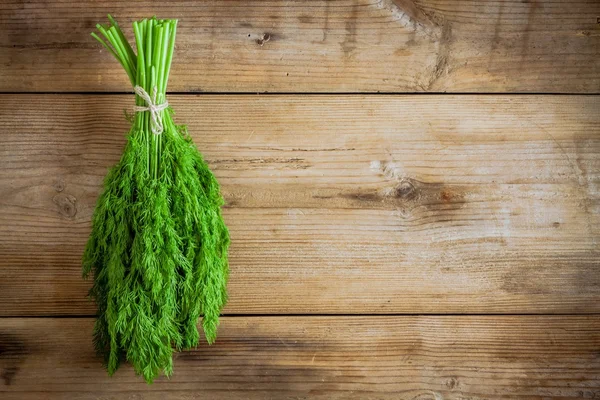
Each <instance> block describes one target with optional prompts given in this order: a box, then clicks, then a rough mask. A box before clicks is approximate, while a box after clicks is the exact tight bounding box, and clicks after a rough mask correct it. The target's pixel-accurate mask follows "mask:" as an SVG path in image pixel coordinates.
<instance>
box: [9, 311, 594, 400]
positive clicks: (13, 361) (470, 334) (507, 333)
mask: <svg viewBox="0 0 600 400" xmlns="http://www.w3.org/2000/svg"><path fill="white" fill-rule="evenodd" d="M92 323H93V321H92V320H91V319H87V318H86V319H72V318H67V319H52V318H44V319H26V318H25V319H24V318H15V319H12V318H9V319H7V318H3V319H0V349H2V352H1V353H0V369H1V370H2V379H0V397H2V398H3V399H4V400H11V399H20V400H24V399H36V400H37V399H40V398H44V399H69V400H75V399H82V400H83V399H106V400H108V399H121V398H124V396H127V398H133V399H138V398H139V399H149V400H152V399H164V398H165V396H166V397H167V398H169V399H175V400H179V399H181V400H183V399H186V400H189V399H264V398H271V399H284V398H285V399H306V398H311V399H366V398H369V399H415V400H416V399H419V400H425V399H434V400H439V399H456V400H458V399H509V398H510V399H540V398H544V399H555V398H556V399H571V398H573V399H574V398H579V399H581V398H585V399H592V398H597V396H600V358H599V357H598V348H600V333H599V332H600V318H599V317H598V316H589V317H585V316H570V317H565V316H555V317H551V316H520V317H508V316H472V317H451V316H445V317H432V316H424V317H401V316H398V317H364V316H361V317H340V316H337V317H281V316H273V317H228V318H227V317H226V318H223V322H222V324H221V327H220V332H219V338H218V339H217V342H216V343H215V344H214V345H213V346H208V345H205V344H201V345H200V346H199V347H198V348H197V349H195V350H193V351H186V352H183V353H180V354H178V355H177V356H176V357H175V374H174V375H173V377H172V378H171V380H167V379H165V378H164V377H162V378H159V379H158V381H157V382H155V383H154V384H153V385H151V386H148V385H146V384H145V383H144V382H143V380H142V379H140V378H139V377H136V376H135V375H134V373H133V371H132V369H131V367H130V366H128V365H126V366H123V367H122V368H121V369H120V370H119V371H117V373H116V374H115V375H114V376H113V377H111V378H109V377H108V376H106V372H105V371H104V370H103V368H102V365H101V362H100V360H99V359H98V358H96V356H95V354H94V352H93V348H92V343H91V329H92Z"/></svg>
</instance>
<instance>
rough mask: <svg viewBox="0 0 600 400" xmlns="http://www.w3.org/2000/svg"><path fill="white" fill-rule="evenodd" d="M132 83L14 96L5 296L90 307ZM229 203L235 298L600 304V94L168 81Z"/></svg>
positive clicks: (7, 157)
mask: <svg viewBox="0 0 600 400" xmlns="http://www.w3.org/2000/svg"><path fill="white" fill-rule="evenodd" d="M131 100H132V97H131V96H130V95H4V96H0V128H1V129H2V135H0V159H1V160H2V163H1V164H0V315H5V316H25V315H62V314H65V315H68V314H70V315H90V314H93V312H94V306H93V304H91V303H90V302H89V301H88V300H87V299H86V298H85V294H86V292H87V289H88V287H89V282H85V281H83V280H82V279H81V277H80V257H81V254H82V252H83V246H84V244H85V241H86V239H87V236H88V235H89V232H90V218H91V214H92V211H93V207H94V205H95V201H96V198H97V196H98V193H99V190H100V188H101V182H102V178H103V177H104V175H105V174H106V171H107V168H108V167H109V166H111V165H113V164H114V163H115V162H116V161H117V160H118V158H119V156H120V154H121V151H122V148H123V145H124V143H125V139H124V132H126V131H127V128H128V123H127V122H126V121H125V119H124V117H123V115H122V110H123V109H124V108H126V107H129V106H130V103H131ZM170 102H171V103H172V104H173V105H174V108H175V110H176V113H177V114H176V119H177V120H178V121H185V122H187V123H189V128H190V132H191V133H192V135H193V137H194V140H195V141H196V144H197V145H198V147H199V148H200V149H201V150H202V152H203V153H204V154H205V156H206V158H207V160H208V161H209V163H210V165H211V167H212V168H213V169H214V171H215V173H216V175H217V177H218V179H219V180H220V182H221V183H222V189H223V192H224V195H225V197H226V201H227V203H228V205H227V208H226V209H225V217H226V221H227V223H228V225H229V226H230V229H231V234H232V241H233V242H232V247H231V254H230V255H231V281H230V285H229V289H230V294H231V300H230V303H229V305H228V306H227V308H226V310H225V312H226V313H229V314H235V313H269V314H270V313H294V314H295V313H352V314H355V313H356V314H359V313H538V312H542V313H555V312H561V313H593V312H596V313H597V312H599V311H600V301H599V300H600V275H599V274H598V268H599V267H600V257H599V255H600V254H599V253H600V252H599V247H598V238H599V234H600V200H599V182H600V115H599V113H598V112H597V111H598V109H599V106H600V97H595V96H566V97H565V96H512V95H511V96H475V95H461V96H383V95H380V96H368V95H367V96H341V97H340V96H319V95H316V96H285V95H269V96H248V95H235V96H234V95H231V96H219V95H201V96H171V98H170Z"/></svg>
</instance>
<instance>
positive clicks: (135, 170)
mask: <svg viewBox="0 0 600 400" xmlns="http://www.w3.org/2000/svg"><path fill="white" fill-rule="evenodd" d="M108 18H109V21H110V26H109V27H104V26H101V25H97V29H98V32H99V33H100V34H99V35H98V34H96V33H92V36H93V37H94V38H95V39H97V40H98V41H99V42H100V43H102V45H103V46H104V47H105V48H106V49H108V50H109V52H110V53H111V54H112V55H113V56H114V57H115V58H116V59H117V60H118V61H119V62H120V64H121V65H122V66H123V68H124V69H125V72H126V73H127V76H128V77H129V79H130V81H131V84H132V85H133V86H134V87H135V86H140V87H141V88H143V89H144V90H145V91H146V92H147V93H148V94H150V95H151V96H152V95H153V92H154V91H155V90H156V103H157V104H160V103H164V102H165V100H166V97H165V93H166V90H167V81H168V78H169V71H170V68H171V61H172V60H173V50H174V45H175V35H176V31H177V20H170V19H165V20H160V19H156V18H150V19H144V20H141V21H137V22H134V23H133V29H134V34H135V48H136V51H137V54H136V53H135V52H134V50H133V48H132V47H131V46H130V44H129V43H128V41H127V39H126V38H125V36H124V34H123V32H122V30H121V29H120V27H119V25H118V24H117V22H116V21H115V20H114V19H113V18H112V17H111V16H109V17H108ZM135 104H136V105H137V106H141V107H144V106H146V105H147V104H146V102H145V100H144V99H142V98H140V97H139V96H136V99H135ZM160 113H161V114H162V125H163V131H162V133H161V134H155V133H154V132H153V131H152V129H151V127H152V116H151V115H150V114H151V113H150V112H149V111H143V112H137V113H136V115H135V118H134V119H133V123H132V127H131V129H130V131H129V133H128V141H127V145H126V147H125V150H124V152H123V155H122V157H121V159H120V161H119V162H118V163H117V164H116V165H115V166H114V167H112V168H111V170H110V171H109V173H108V175H107V176H106V178H105V180H104V190H103V192H102V194H101V195H100V198H99V199H98V202H97V205H96V209H95V211H94V215H93V219H92V232H91V235H90V238H89V240H88V242H87V245H86V248H85V253H84V255H83V275H84V277H88V276H89V275H90V274H92V275H93V285H92V288H91V289H90V296H91V297H92V298H93V299H94V300H95V302H96V304H97V307H98V317H97V320H96V323H95V325H94V343H95V346H96V350H97V351H98V352H99V353H100V354H101V355H103V357H104V360H105V362H106V366H107V370H108V372H109V374H113V373H114V372H115V371H116V370H117V368H118V367H119V364H120V363H121V362H122V361H124V360H127V361H129V362H130V363H131V364H132V365H133V367H134V369H135V371H136V373H138V374H141V375H142V376H143V377H144V379H145V380H146V381H147V382H148V383H151V382H152V381H153V379H154V378H156V377H157V376H158V375H159V374H160V373H161V371H162V372H164V373H165V374H166V375H171V374H172V372H173V358H172V355H173V351H175V350H181V349H186V348H191V347H194V346H197V345H198V341H199V333H198V329H197V323H198V320H199V318H200V317H202V326H203V330H204V334H205V337H206V339H207V341H208V343H213V342H214V341H215V339H216V334H217V326H218V324H219V315H220V311H221V309H222V307H223V306H224V304H225V303H226V301H227V291H226V286H227V278H228V261H227V250H228V247H229V232H228V230H227V227H226V226H225V223H224V221H223V217H222V215H221V207H222V206H223V204H224V201H223V198H222V196H221V194H220V189H219V184H218V182H217V181H216V179H215V177H214V175H213V174H212V172H211V171H210V170H209V168H208V165H207V164H206V162H205V161H204V159H203V158H202V155H201V154H200V153H199V152H198V150H197V149H196V146H195V145H194V144H193V142H192V139H191V138H190V136H189V135H188V133H187V128H186V126H184V125H176V124H175V123H174V122H173V118H172V114H173V112H172V109H171V108H170V107H169V108H167V109H165V110H163V111H160Z"/></svg>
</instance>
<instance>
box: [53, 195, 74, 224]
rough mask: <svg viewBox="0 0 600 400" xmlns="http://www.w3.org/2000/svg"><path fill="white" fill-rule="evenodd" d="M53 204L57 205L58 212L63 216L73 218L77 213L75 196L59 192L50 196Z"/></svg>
mask: <svg viewBox="0 0 600 400" xmlns="http://www.w3.org/2000/svg"><path fill="white" fill-rule="evenodd" d="M52 201H53V202H54V204H56V205H57V206H58V212H59V213H60V214H62V215H64V216H65V217H68V218H73V217H74V216H75V214H77V206H76V204H75V203H76V202H77V198H75V196H73V195H71V194H64V193H60V194H57V195H56V196H54V198H52Z"/></svg>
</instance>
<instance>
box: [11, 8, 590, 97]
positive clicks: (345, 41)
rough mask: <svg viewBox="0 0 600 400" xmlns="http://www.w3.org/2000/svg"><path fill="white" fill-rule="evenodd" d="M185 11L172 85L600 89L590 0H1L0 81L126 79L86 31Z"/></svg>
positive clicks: (110, 85)
mask: <svg viewBox="0 0 600 400" xmlns="http://www.w3.org/2000/svg"><path fill="white" fill-rule="evenodd" d="M108 12H110V13H113V14H114V15H115V16H116V17H117V18H118V19H119V21H121V22H122V23H121V25H123V26H124V27H127V28H128V31H127V32H128V34H129V36H130V37H132V34H131V29H130V24H131V22H132V21H133V20H134V19H139V18H143V17H148V16H152V15H158V16H163V17H175V18H179V19H181V23H180V28H179V29H178V33H179V39H178V43H177V51H176V55H175V63H174V68H173V71H172V78H171V82H170V90H173V91H179V92H184V91H185V92H200V91H211V92H263V91H269V92H378V91H381V92H421V91H426V92H444V91H449V92H572V93H574V92H577V93H598V92H600V30H599V27H600V25H599V24H598V20H597V19H598V16H599V15H600V2H597V1H589V0H558V1H557V0H536V1H522V0H503V1H493V2H492V1H483V0H478V1H466V0H464V1H456V0H342V1H331V2H330V1H311V2H297V1H284V0H272V1H260V2H246V1H242V0H238V1H227V2H221V1H204V2H200V1H191V0H189V1H178V2H164V1H136V2H135V3H120V4H115V3H114V2H108V1H106V0H104V1H91V0H84V1H72V0H65V1H54V0H35V1H27V2H23V1H16V0H11V1H3V2H2V4H0V21H1V24H0V46H1V47H2V51H0V65H2V70H1V72H0V91H12V92H21V91H28V92H35V91H50V92H59V91H60V92H62V91H65V92H70V91H113V92H114V91H121V92H122V91H125V90H127V89H128V87H129V83H128V82H127V80H126V77H125V73H124V72H123V71H122V70H121V69H120V67H119V65H118V64H117V63H116V62H115V61H113V60H112V59H111V57H110V55H109V54H107V52H106V51H103V50H102V49H101V47H100V46H99V45H98V44H97V43H95V42H94V41H93V40H92V38H90V36H89V33H90V32H91V31H92V30H93V29H94V25H95V24H96V23H98V22H102V23H103V22H104V21H106V13H108Z"/></svg>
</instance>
